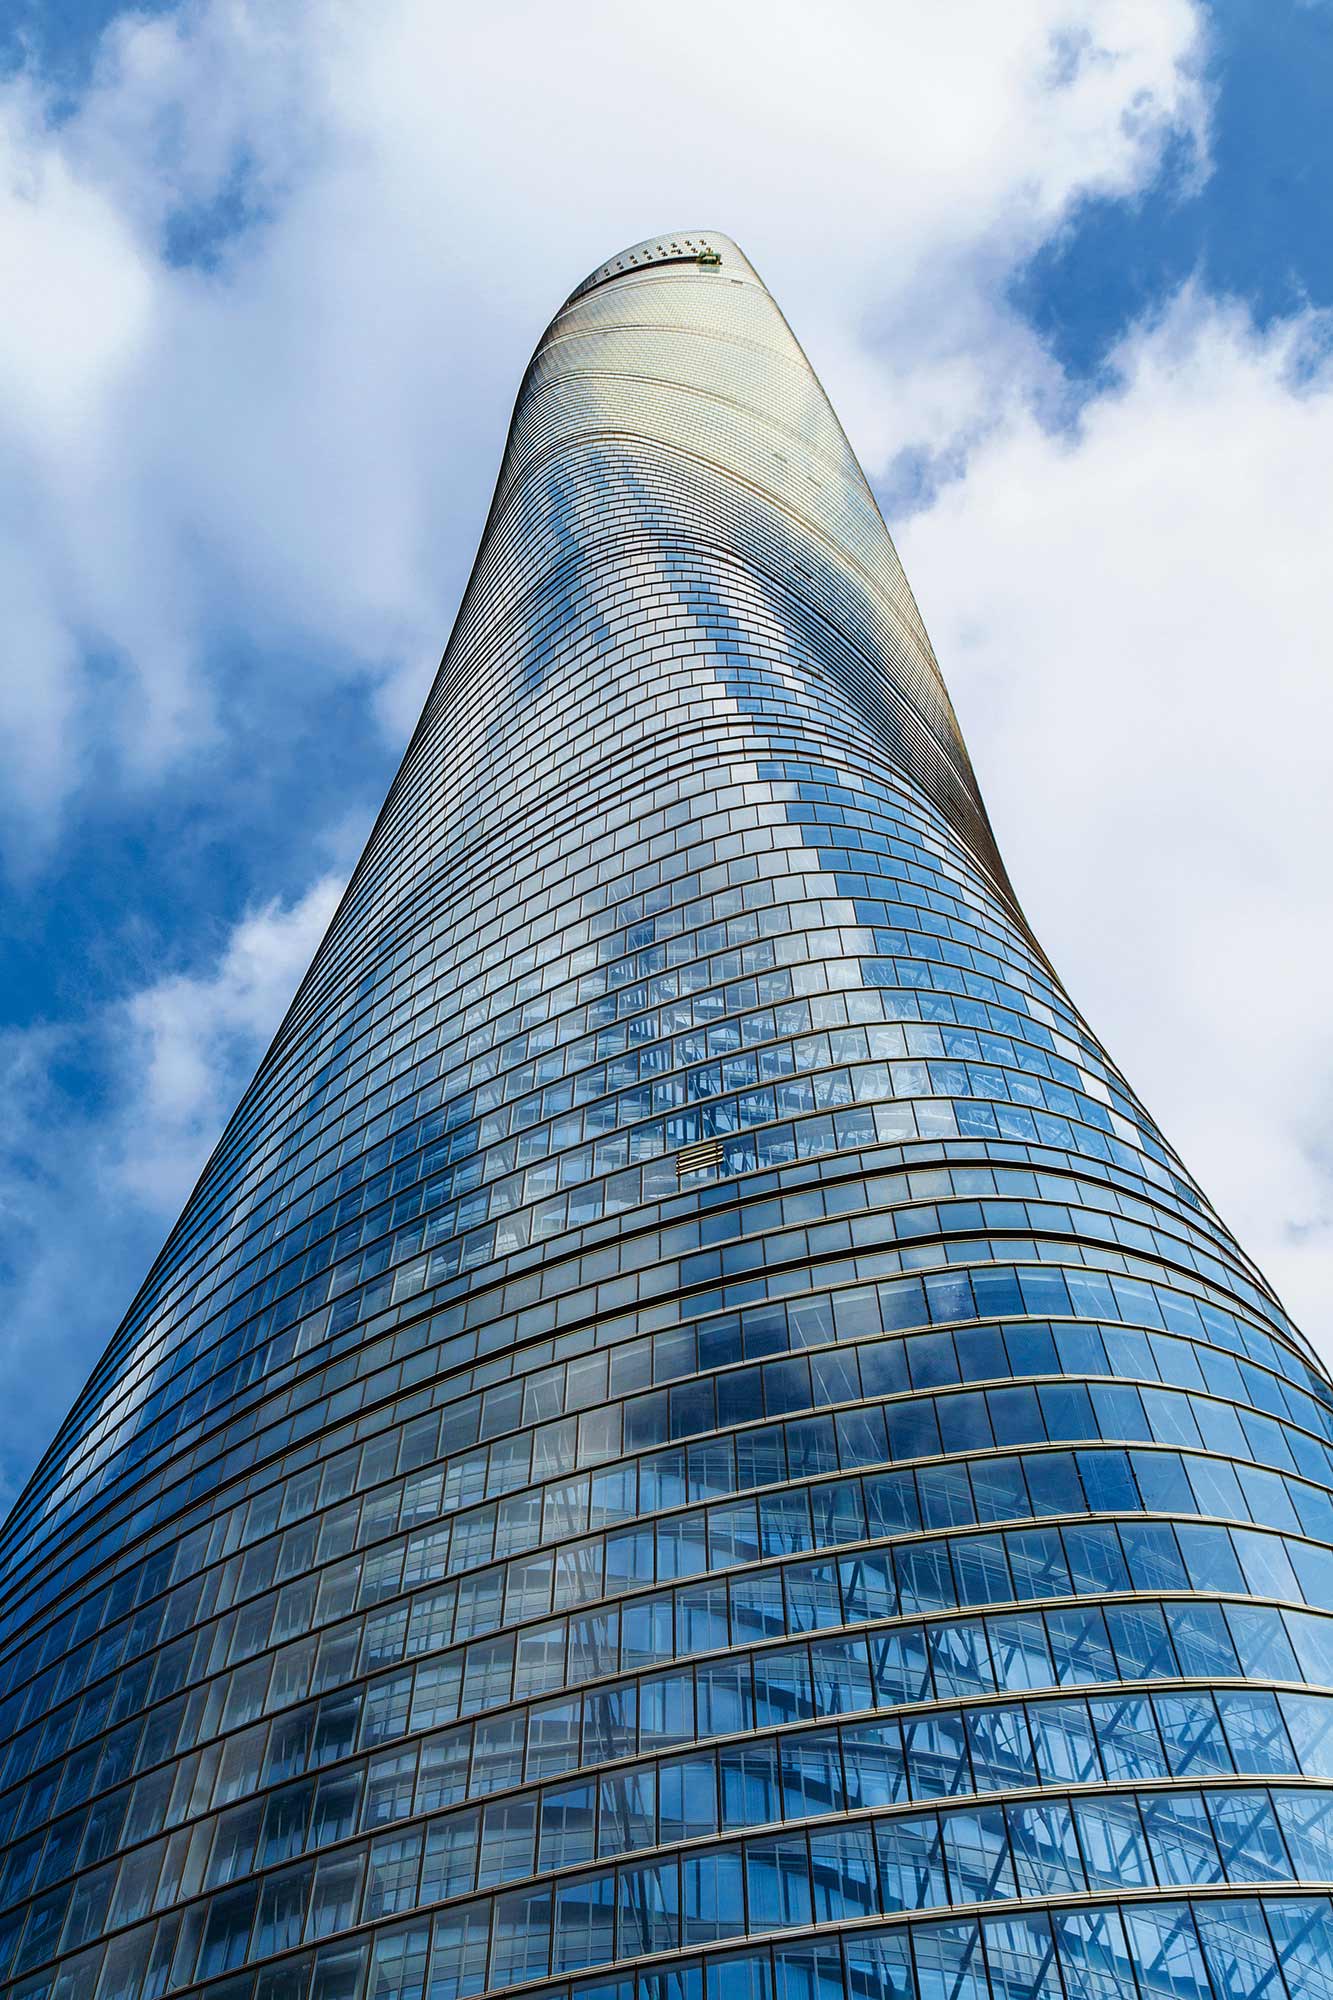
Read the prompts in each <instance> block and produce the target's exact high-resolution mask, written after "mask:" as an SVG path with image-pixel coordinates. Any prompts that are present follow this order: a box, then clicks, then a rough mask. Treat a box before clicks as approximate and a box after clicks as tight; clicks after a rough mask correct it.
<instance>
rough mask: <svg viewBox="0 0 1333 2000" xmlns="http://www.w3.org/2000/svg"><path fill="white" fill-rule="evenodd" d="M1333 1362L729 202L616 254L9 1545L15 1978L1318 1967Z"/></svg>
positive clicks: (150, 1981) (21, 1988)
mask: <svg viewBox="0 0 1333 2000" xmlns="http://www.w3.org/2000/svg"><path fill="white" fill-rule="evenodd" d="M1330 1440H1333V1389H1331V1388H1330V1386H1329V1383H1328V1381H1327V1379H1326V1377H1325V1375H1324V1374H1323V1372H1322V1371H1321V1370H1320V1368H1319V1367H1318V1365H1317V1363H1316V1361H1315V1359H1314V1357H1313V1355H1312V1353H1311V1350H1310V1349H1309V1348H1308V1347H1307V1345H1306V1344H1305V1342H1304V1341H1303V1340H1302V1338H1301V1337H1300V1335H1299V1334H1297V1333H1296V1332H1295V1331H1294V1329H1293V1328H1292V1327H1291V1325H1290V1324H1289V1322H1288V1321H1287V1319H1286V1317H1285V1315H1284V1313H1283V1311H1282V1308H1281V1306H1280V1305H1279V1303H1278V1302H1277V1300H1276V1299H1275V1298H1274V1296H1273V1294H1272V1292H1271V1291H1270V1289H1269V1288H1268V1286H1267V1285H1266V1283H1265V1282H1264V1280H1263V1278H1262V1277H1261V1276H1260V1274H1259V1273H1258V1272H1257V1271H1256V1270H1255V1269H1254V1267H1253V1266H1252V1265H1251V1264H1250V1262H1249V1261H1248V1260H1247V1258H1246V1257H1245V1255H1244V1254H1243V1252H1242V1251H1241V1250H1240V1249H1239V1248H1238V1247H1237V1245H1236V1243H1235V1242H1234V1241H1233V1239H1232V1238H1231V1236H1230V1235H1229V1234H1228V1233H1227V1231H1226V1229H1225V1228H1224V1227H1223V1226H1222V1224H1221V1223H1220V1222H1219V1220H1218V1219H1217V1217H1216V1215H1215V1214H1214V1213H1213V1211H1212V1209H1211V1208H1210V1206H1209V1204H1208V1202H1207V1200H1206V1199H1205V1198H1204V1197H1203V1195H1202V1194H1201V1193H1200V1191H1199V1189H1198V1188H1197V1187H1196V1186H1195V1184H1194V1182H1193V1181H1192V1179H1191V1178H1190V1176H1189V1174H1188V1173H1187V1172H1186V1170H1185V1168H1184V1167H1183V1166H1182V1165H1181V1163H1180V1162H1179V1161H1178V1160H1177V1158H1176V1157H1175V1155H1174V1154H1173V1153H1172V1151H1171V1149H1170V1147H1169V1146H1168V1145H1167V1144H1166V1143H1165V1141H1164V1140H1163V1139H1162V1137H1161V1135H1160V1134H1159V1133H1158V1131H1157V1130H1156V1128H1155V1127H1154V1125H1153V1123H1152V1121H1151V1120H1150V1119H1149V1117H1148V1116H1147V1114H1146V1113H1145V1111H1144V1110H1143V1108H1142V1106H1141V1105H1140V1104H1139V1102H1138V1101H1137V1099H1136V1098H1135V1097H1134V1095H1133V1093H1132V1092H1131V1091H1130V1089H1129V1088H1128V1086H1127V1085H1126V1084H1125V1082H1124V1080H1123V1079H1122V1078H1121V1076H1120V1075H1119V1073H1118V1072H1117V1071H1116V1069H1115V1068H1114V1067H1113V1065H1112V1064H1111V1063H1110V1062H1109V1060H1108V1058H1107V1057H1106V1055H1105V1054H1104V1052H1103V1051H1102V1049H1101V1048H1100V1046H1099V1045H1098V1043H1097V1041H1096V1039H1095V1038H1094V1037H1093V1035H1092V1034H1091V1033H1090V1032H1089V1030H1088V1028H1087V1027H1086V1026H1085V1025H1084V1023H1083V1021H1082V1019H1081V1018H1080V1016H1079V1015H1078V1013H1077V1012H1076V1011H1075V1009H1074V1008H1073V1007H1072V1005H1071V1004H1070V1001H1069V1000H1068V998H1067V997H1066V995H1065V993H1064V992H1063V990H1062V988H1061V986H1060V984H1059V981H1058V979H1057V978H1056V976H1055V974H1054V973H1053V972H1052V970H1051V968H1050V966H1049V965H1048V963H1047V961H1046V960H1045V958H1044V957H1043V955H1042V953H1041V950H1040V948H1039V947H1038V946H1037V944H1036V943H1035V942H1034V940H1033V938H1032V936H1031V934H1030V932H1029V930H1028V928H1027V925H1026V923H1025V921H1024V918H1023V915H1022V913H1021V910H1020V909H1019V907H1018V904H1017V903H1016V901H1015V898H1014V895H1013V892H1012V890H1011V888H1010V886H1009V883H1008V880H1007V878H1006V876H1005V872H1004V869H1003V866H1002V865H1001V862H1000V859H999V857H998V855H997V853H996V849H995V844H994V841H993V839H992V835H991V832H990V828H989V826H988V823H987V819H986V815H985V811H984V809H983V806H982V804H981V800H980V798H979V796H978V792H977V787H976V784H975V781H974V778H973V775H972V771H971V768H970V765H969V762H968V757H967V753H966V750H965V748H964V746H963V743H962V740H961V738H960V735H959V731H958V726H957V723H956V721H955V718H954V715H953V711H952V709H951V707H950V704H949V699H948V696H947V694H946V693H945V690H944V687H943V685H942V683H941V680H940V677H939V674H938V671H937V669H936V665H935V661H934V658H933V656H932V653H931V649H930V645H929V642H928V640H927V638H926V634H925V631H924V629H923V627H922V624H921V620H920V618H919V616H918V614H917V610H916V606H915V604H914V603H913V600H912V597H911V594H910V592H909V590H908V588H907V585H906V582H905V581H904V578H903V574H902V571H901V569H900V567H899V565H898V562H897V559H896V557H895V554H894V551H893V548H892V545H891V543H890V541H889V537H888V534H887V533H886V531H885V528H884V526H883V523H882V521H881V519H880V517H879V514H878V512H877V510H876V507H875V503H874V501H873V499H872V497H871V494H870V491H869V489H868V487H867V485H866V482H865V480H864V478H863V476H862V474H861V472H860V470H859V468H858V466H857V464H856V461H855V459H854V457H853V455H852V453H851V451H850V449H849V447H848V445H847V442H846V440H845V438H844V437H843V434H842V432H841V430H840V429H839V427H838V424H837V421H836V419H835V418H834V416H833V413H832V411H831V410H830V408H829V405H828V403H827V401H826V400H825V398H824V395H823V392H822V390H821V389H820V386H819V384H818V382H817V381H816V379H815V377H814V375H813V373H812V372H811V369H810V367H809V365H808V364H807V362H806V360H805V358H804V356H803V355H802V353H801V351H800V349H799V347H798V346H797V345H796V343H795V341H794V340H793V338H792V336H791V334H790V333H789V331H788V329H787V327H786V324H785V323H784V321H783V319H782V316H781V314H780V312H779V311H778V309H777V307H776V305H775V304H774V302H773V300H772V299H771V298H770V297H769V295H768V293H767V292H766V290H765V289H764V286H763V284H762V283H761V282H760V281H759V279H758V278H757V276H756V275H755V273H754V271H753V270H752V269H751V267H750V266H749V264H748V263H747V262H746V260H745V258H744V257H743V256H742V255H741V253H740V252H739V251H738V250H737V248H736V247H735V245H734V244H732V243H731V242H729V241H728V240H727V239H725V238H723V237H714V236H712V235H693V236H677V237H663V238H661V239H660V240H657V241H653V242H649V243H647V244H643V245H640V246H639V247H638V248H636V249H634V250H632V251H629V252H627V253H625V254H624V255H623V256H621V257H618V258H616V259H615V260H613V261H612V262H611V263H609V264H606V265H604V266H603V267H602V268H601V269H600V270H598V271H596V272H595V273H594V274H593V276H592V277H591V278H589V279H588V280H587V282H586V283H585V284H583V285H581V286H580V287H579V289H578V290H577V291H576V292H575V293H574V295H573V297H572V298H571V299H570V300H569V302H568V303H567V304H566V306H565V307H564V308H563V310H562V311H561V312H560V313H559V315H558V316H557V318H556V319H555V321H554V322H553V324H552V326H551V327H550V329H549V330H548V332H547V333H546V335H545V337H544V338H543V340H542V342H541V345H540V347H539V348H538V350H537V353H536V356H535V358H534V360H533V362H532V365H531V367H530V369H529V371H528V374H527V377H526V379H525V381H524V383H523V387H522V392H521V394H520V396H519V401H518V407H517V411H516V414H515V417H514V422H513V427H512V430H511V433H510V437H509V442H508V446H507V449H506V452H505V456H504V462H503V466H502V469H501V473H500V480H499V485H498V488H497V491H496V496H495V501H494V504H493V507H492V510H491V515H490V519H489V523H488V525H487V529H486V533H485V537H484V540H483V542H482V546H481V551H480V554H479V556H478V559H477V564H476V569H475V572H474V574H473V577H472V580H471V583H470V584H469V587H468V590H467V593H466V596H465V599H464V602H463V606H462V610H461V613H460V616H459V619H458V623H457V626H456V629H455V631H454V634H453V637H452V639H451V641H450V644H449V649H448V652H447V653H446V655H445V659H444V663H443V666H442V668H441V670H440V674H439V677H438V680H437V681H436V684H435V686H434V688H433V690H432V692H431V695H430V698H429V700H428V702H427V704H426V708H425V712H424V714H423V716H422V719H421V722H420V725H419V727H418V729H417V731H416V734H415V735H414V737H413V739H412V742H411V745H410V747H409V749H408V752H407V755H406V758H405V760H404V762H403V765H402V768H401V771H400V773H399V775H398V778H397V780H396V782H395V784H394V786H393V789H392V791H391V793H390V796H389V799H388V802H387V804H386V806H385V808H384V811H383V813H382V815H381V817H380V820H379V822H378V824H377V825H376V827H375V830H374V833H373V835H372V838H371V840H370V844H369V846H368V847H367V850H366V853H365V855H364V857H363V859H362V861H361V863H360V865H359V867H358V868H357V871H356V874H355V876H354V878H353V880H352V883H351V886H350V888H349V889H348V892H347V895H346V898H345V900H344V902H343V904H342V906H341V908H340V909H339V911H338V913H337V916H336V917H335V919H334V921H333V924H332V926H331V928H330V930H329V933H328V935H327V937H326V939H325V940H324V943H323V945H322V946H321V948H320V950H319V953H318V955H317V957H316V959H315V961H314V964H313V965H312V967H311V969H310V971H309V973H308V975H307V977H306V979H305V981H304V983H303V984H302V986H301V989H300V991H299V993H298V994H297V997H296V1000H295V1002H294V1003H293V1006H292V1008H291V1011H290V1013H289V1014H288V1016H287V1018H286V1020H285V1022H284V1023H283V1026H282V1029H281V1031H280V1033H279V1034H278V1037H277V1039H276V1041H275V1042H274V1044H273V1047H272V1049H271V1050H270V1052H269V1054H268V1055H267V1057H266V1058H265V1060H264V1062H263V1064H262V1066H261V1068H260V1070H259V1073H258V1075H257V1077H256V1078H255V1081H254V1083H253V1085H252V1087H251V1088H250V1090H249V1092H248V1093H247V1095H246V1097H245V1099H244V1101H243V1103H242V1104H241V1106H240V1108H239V1110H238V1111H237V1113H236V1115H235V1117H234V1118H233V1120H232V1122H231V1124H230V1125H229V1126H228V1128H227V1131H226V1133H225V1135H224V1137H223V1139H222V1141H221V1143H220V1145H219V1147H218V1149H217V1152H216V1153H215V1155H214V1156H213V1158H212V1160H211V1162H210V1164H209V1166H208V1169H207V1171H206V1172H205V1174H204V1176H203V1179H202V1180H201V1182H200V1184H199V1186H198V1188H197V1189H196V1191H195V1193H194V1195H193V1196H192V1198H191V1200H190V1202H189V1204H188V1206H187V1208H186V1210H185V1213H184V1214H183V1216H182V1218H181V1220H180V1222H179V1224H178V1225H177V1227H176V1229H175V1230H174V1232H173V1233H172V1236H171V1238H170V1240H169V1242H168V1243H167V1245H166V1247H165V1249H164V1250H163V1252H162V1254H161V1256H160V1258H159V1259H158V1261H157V1263H156V1265H155V1266H154V1268H153V1270H152V1272H151V1273H150V1275H149V1278H148V1280H147V1282H146V1284H145V1286H144V1288H143V1290H142V1292H141V1294H140V1295H139V1297H138V1299H137V1300H136V1302H135V1304H134V1307H133V1309H132V1311H131V1312H130V1314H129V1316H128V1318H127V1319H126V1321H125V1324H124V1325H123V1327H122V1328H121V1329H120V1331H119V1332H118V1334H117V1335H116V1337H115V1339H114V1340H113V1342H112V1344H111V1346H110V1348H109V1349H108V1351H107V1353H106V1355H105V1357H104V1359H103V1360H102V1361H101V1363H100V1364H99V1366H98V1368H97V1370H96V1372H95V1374H94V1375H93V1378H92V1380H91V1381H90V1383H89V1384H88V1387H87V1389H86V1390H85V1392H84V1393H83V1395H82V1396H81V1397H80V1399H79V1401H78V1404H77V1406H76V1408H75V1410H74V1411H73V1413H72V1415H71V1416H70V1418H69V1420H68V1422H67V1423H66V1424H65V1426H64V1428H63V1429H62V1431H61V1432H60V1435H59V1436H58V1438H57V1440H56V1442H55V1444H54V1446H53V1448H52V1449H51V1451H50V1452H49V1453H48V1454H47V1456H46V1458H45V1459H44V1461H43V1462H42V1465H41V1467H40V1469H39V1471H38V1473H37V1474H36V1476H35V1477H34V1479H33V1481H32V1483H31V1485H30V1486H29V1488H28V1489H27V1491H26V1492H25V1493H24V1495H23V1497H22V1499H21V1500H20V1502H19V1504H18V1506H17V1507H16V1509H15V1511H14V1513H13V1515H12V1516H11V1518H10V1520H9V1523H8V1526H7V1529H6V1530H5V1534H4V1540H3V1550H2V1560H3V1570H2V1574H3V1599H2V1602H0V1702H2V1719H3V1736H4V1739H5V1745H6V1747H5V1748H4V1751H3V1766H2V1768H0V1815H2V1818H3V1834H4V1837H5V1841H6V1860H5V1863H4V1872H3V1878H2V1879H0V1902H2V1903H3V1907H4V1915H3V1917H2V1918H0V1934H2V1941H0V1951H2V1953H3V1961H4V1970H5V1976H6V1977H7V1979H8V1981H9V1990H10V1991H11V1992H12V1993H13V1994H14V1995H15V1996H20V1997H21V2000H140V1996H145V1997H146V2000H165V1996H170V1995H174V1994H182V1993H185V1992H187V1991H188V1992H189V1993H190V1994H192V1995H194V1994H204V1995H206V1996H208V2000H468V1996H473V1995H478V1994H482V1993H486V1992H500V1991H504V1992H506V1993H508V1992H512V1991H514V1990H516V1989H517V1990H518V1991H519V1992H520V1993H525V1994H526V1993H531V1994H534V1995H538V1994H540V1995H541V1996H543V2000H547V1996H550V1997H551V2000H841V1996H843V1995H845V1996H847V2000H911V1997H912V1996H918V1995H919V1996H920V2000H986V1996H991V1995H993V1996H996V2000H1126V1996H1128V2000H1135V1996H1138V2000H1158V1996H1160V2000H1246V1997H1247V1996H1259V1995H1262V1996H1264V2000H1321V1996H1328V1995H1330V1994H1333V1911H1331V1910H1330V1903H1329V1899H1328V1891H1329V1889H1330V1886H1333V1883H1331V1880H1330V1878H1333V1735H1331V1734H1330V1725H1333V1617H1331V1616H1330V1613H1333V1550H1331V1549H1330V1544H1331V1543H1333V1500H1331V1496H1330V1485H1331V1484H1333V1447H1331V1445H1330Z"/></svg>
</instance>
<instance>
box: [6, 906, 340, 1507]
mask: <svg viewBox="0 0 1333 2000" xmlns="http://www.w3.org/2000/svg"><path fill="white" fill-rule="evenodd" d="M342 880H343V872H342V871H341V870H340V871H339V872H338V873H337V874H330V875H326V876H322V877H321V878H320V879H319V880H317V881H316V882H315V883H313V884H312V885H311V887H310V888H309V889H307V890H306V892H305V893H304V895H302V896H301V897H299V898H298V899H297V900H296V901H295V902H293V903H291V904H284V903H283V902H281V901H276V900H275V901H273V902H271V903H268V904H266V905H265V906H264V907H262V908H260V909H257V910H253V911H250V912H248V913H247V914H246V915H245V916H243V917H242V918H241V919H240V921H239V922H238V923H237V924H236V925H235V926H234V928H233V929H232V930H231V931H230V932H229V934H228V935H227V937H226V938H225V939H224V940H223V942H222V945H221V948H220V949H219V951H218V952H217V955H216V957H215V959H214V960H213V962H212V963H211V964H209V965H207V966H205V967H202V968H199V967H196V968H192V969H190V970H186V971H180V972H174V973H171V974H169V975H166V976H164V977H162V978H161V979H158V980H156V981H155V982H154V983H153V984H151V985H149V986H147V987H145V988H143V989H141V990H140V991H138V992H136V993H134V994H131V995H130V996H129V997H128V998H126V999H125V1000H123V1001H120V1002H117V1003H116V1004H115V1005H113V1006H110V1007H107V1008H106V1009H105V1010H103V1011H102V1012H101V1013H100V1014H98V1015H96V1016H94V1017H93V1018H92V1019H89V1020H86V1021H82V1022H78V1023H73V1024H65V1025H55V1026H42V1027H37V1028H30V1029H27V1030H25V1031H22V1032H11V1033H9V1034H7V1035H4V1036H0V1100H2V1101H3V1103H4V1106H5V1121H4V1144H3V1147H0V1239H3V1241H4V1242H5V1243H6V1245H7V1246H8V1247H7V1252H6V1261H5V1264H4V1265H0V1280H2V1281H3V1282H4V1286H5V1333H4V1339H3V1341H2V1342H0V1509H3V1506H4V1504H5V1503H6V1502H7V1500H8V1499H10V1498H12V1497H13V1490H12V1489H13V1487H14V1485H15V1484H16V1483H17V1480H18V1479H19V1478H21V1477H22V1476H23V1475H25V1474H26V1472H27V1469H28V1466H29V1464H30V1461H31V1456H32V1453H33V1448H34V1445H36V1444H39V1443H40V1442H41V1441H42V1440H44V1439H45V1438H46V1437H48V1436H50V1435H51V1434H52V1433H53V1432H54V1430H55V1428H56V1426H57V1424H58V1423H59V1421H60V1419H61V1418H62V1417H63V1416H64V1414H65V1411H66V1409H67V1407H68V1405H69V1403H70V1402H71V1401H72V1399H73V1395H74V1393H75V1391H76V1390H77V1388H78V1386H79V1384H80V1382H81V1381H82V1379H83V1377H84V1375H85V1374H86V1373H87V1369H88V1365H89V1361H90V1359H91V1357H92V1355H93V1354H95V1353H96V1352H97V1351H98V1350H99V1349H100V1347H102V1346H103V1345H105V1342H106V1341H107V1339H108V1338H109V1337H110V1334H111V1332H112V1331H113V1329H114V1327H115V1326H116V1324H117V1322H118V1321H119V1319H120V1317H121V1315H122V1314H123V1312H124V1311H125V1308H126V1307H127V1306H128V1304H129V1302H130V1298H131V1295H132V1293H133V1291H134V1290H135V1288H136V1287H137V1286H138V1284H139V1282H140V1280H141V1279H142V1277H143V1274H144V1272H145V1271H146V1270H147V1268H148V1265H149V1263H150V1262H151V1260H152V1258H153V1256H154V1255H155V1253H156V1251H157V1249H158V1246H159V1244H160V1242H161V1239H162V1236H163V1233H164V1231H165V1230H166V1228H167V1227H168V1226H169V1224H170V1223H171V1222H173V1221H174V1220H175V1217H176V1214H177V1212H178V1210H179V1209H180V1207H181V1204H182V1203H183V1202H184V1200H185V1197H186V1196H187V1195H188V1193H189V1191H190V1189H191V1187H192V1186H193V1184H194V1182H195V1180H196V1179H197V1178H198V1175H199V1173H200V1172H201V1170H202V1168H203V1166H204V1163H205V1161H206V1160H207V1158H208V1155H209V1154H210V1152H211V1151H212V1149H213V1146H214V1145H215V1144H216V1142H217V1139H218V1135H219V1133H220V1132H221V1130H222V1127H223V1124H224V1123H225V1121H226V1119H227V1117H228V1116H229V1114H230V1113H231V1111H232V1109H233V1108H234V1106H235V1104H236V1102H237V1100H238V1099H239V1098H240V1096H241V1093H242V1092H243V1090H244V1089H245V1087H246V1085H247V1084H248V1082H249V1081H250V1077H251V1074H252V1073H253V1071H254V1068H255V1065H256V1064H257V1062H258V1060H259V1058H260V1056H261V1055H262V1054H263V1052H264V1049H265V1047H266V1046H267V1044H268V1042H269V1041H270V1040H271V1038H272V1036H273V1034H274V1033H275V1032H276V1030H277V1027H278V1024H279V1022H280V1021H281V1019H282V1016H283V1014H284V1013H285V1011H286V1008H287V1005H288V1002H289V1001H290V999H291V997H292V994H293V992H294V990H295V988H296V984H297V982H298V980H299V979H300V977H301V974H302V973H303V972H304V971H305V968H306V966H307V964H308V963H309V961H310V958H311V957H312V955H313V953H314V951H315V949H316V947H317V945H318V944H319V940H320V938H321V937H322V935H323V933H324V930H325V927H326V926H327V924H328V922H329V919H330V918H331V916H332V914H333V911H334V908H335V906H336V903H337V900H338V896H339V894H340V891H341V885H342ZM90 1078H95V1079H96V1086H97V1087H96V1089H95V1090H94V1091H91V1092H90V1091H89V1088H88V1085H89V1079H90Z"/></svg>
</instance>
